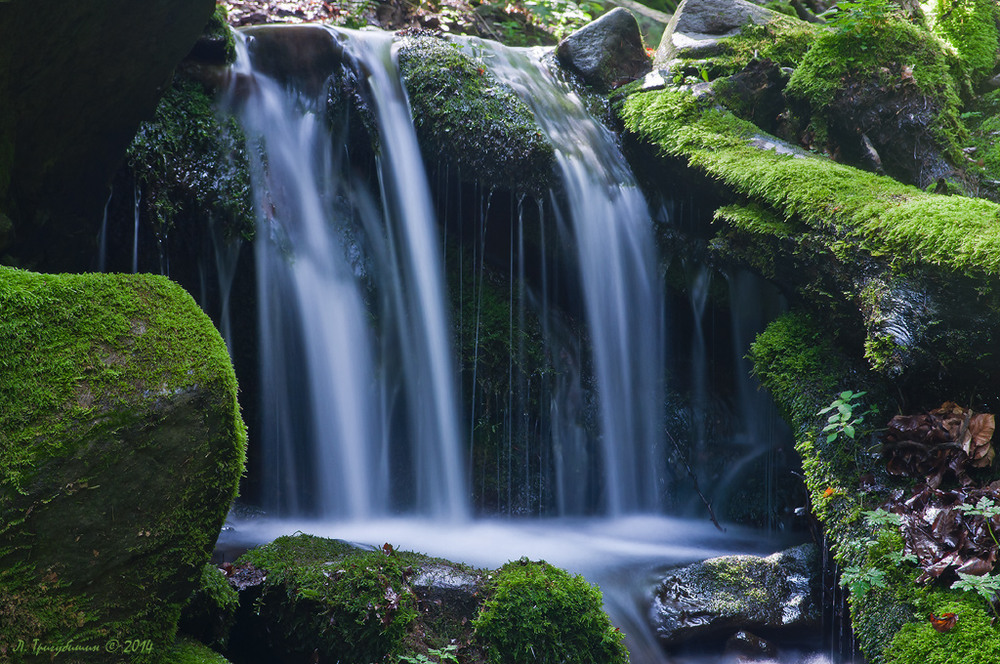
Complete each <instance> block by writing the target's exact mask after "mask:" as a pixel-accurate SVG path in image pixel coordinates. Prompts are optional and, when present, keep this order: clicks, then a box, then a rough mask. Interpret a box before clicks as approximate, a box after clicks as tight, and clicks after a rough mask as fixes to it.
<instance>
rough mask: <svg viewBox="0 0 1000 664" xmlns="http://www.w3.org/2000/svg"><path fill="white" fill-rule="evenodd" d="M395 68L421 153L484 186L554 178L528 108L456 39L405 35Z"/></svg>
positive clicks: (521, 188)
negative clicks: (463, 49) (403, 88)
mask: <svg viewBox="0 0 1000 664" xmlns="http://www.w3.org/2000/svg"><path fill="white" fill-rule="evenodd" d="M399 67H400V70H401V71H402V75H403V82H404V84H405V85H406V89H407V92H408V94H409V98H410V105H411V106H412V108H413V122H414V125H415V127H416V129H417V136H418V138H419V139H420V142H421V144H422V146H423V147H424V150H423V152H424V154H427V155H438V156H440V157H443V158H445V159H446V160H448V161H449V162H450V163H451V164H453V165H455V166H457V167H458V168H459V170H460V172H462V174H463V177H466V178H470V179H472V180H478V181H479V182H482V183H484V184H485V185H486V186H490V187H492V186H501V187H503V188H506V189H508V190H511V191H516V192H522V193H523V192H528V193H532V194H540V193H542V192H544V191H546V190H547V188H548V185H549V183H550V182H551V181H552V177H553V166H554V163H555V161H554V150H553V148H552V144H551V143H549V141H548V139H547V138H545V136H544V134H542V131H541V129H540V128H539V127H538V125H537V124H536V122H535V118H534V115H533V114H532V112H531V110H530V109H529V108H528V107H527V106H526V105H525V104H524V102H522V101H521V100H520V99H519V98H518V97H517V95H516V94H515V93H514V91H513V90H512V89H511V88H510V87H508V86H507V85H504V84H503V83H501V82H500V81H498V80H497V79H496V77H494V76H493V75H492V74H491V73H489V71H487V68H486V64H485V63H484V62H482V61H479V60H476V59H474V58H471V57H469V56H468V55H466V54H464V53H463V52H462V51H461V50H460V49H459V48H458V46H457V45H456V44H449V43H447V42H445V41H443V40H440V39H435V38H431V37H419V38H415V39H408V40H406V41H405V42H404V43H403V45H402V47H401V48H400V49H399Z"/></svg>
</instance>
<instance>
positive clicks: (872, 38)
mask: <svg viewBox="0 0 1000 664" xmlns="http://www.w3.org/2000/svg"><path fill="white" fill-rule="evenodd" d="M844 4H845V9H842V10H840V11H838V13H837V14H836V20H835V22H834V29H833V30H830V31H825V32H823V33H822V34H820V35H819V37H818V38H817V39H816V41H815V43H814V44H813V46H812V48H811V49H810V50H809V52H808V53H807V54H806V55H805V57H804V58H803V59H802V61H801V63H800V64H799V66H798V67H796V68H795V71H794V73H793V74H792V77H791V79H790V80H789V81H788V86H787V87H786V89H785V93H786V95H787V96H788V97H789V98H790V99H792V100H799V101H802V102H805V103H807V104H808V106H809V108H810V109H811V113H812V124H813V128H814V131H815V132H816V133H817V134H818V135H825V134H826V132H828V131H829V127H828V123H829V122H830V121H832V120H834V119H835V118H834V117H833V116H834V115H836V113H837V111H836V110H828V109H829V107H830V106H832V105H833V104H834V103H835V102H838V101H839V102H843V103H846V104H855V103H856V100H855V99H854V98H853V97H851V98H849V99H847V98H846V97H847V96H848V95H852V94H854V95H856V94H857V91H856V90H855V87H856V86H861V89H862V90H864V91H865V92H863V95H873V96H875V97H885V96H886V95H887V94H890V93H891V94H892V95H894V96H895V97H898V98H900V99H908V98H910V97H920V98H922V99H923V103H922V104H921V105H922V106H924V107H925V108H926V104H927V102H928V101H929V102H930V104H931V105H932V108H931V110H932V113H933V115H934V118H933V120H932V121H931V122H930V123H929V124H928V126H929V128H930V130H931V131H932V132H933V135H934V136H935V138H936V139H937V142H938V143H939V144H940V146H941V148H942V149H943V150H944V152H945V154H946V155H947V156H948V157H949V158H950V159H951V160H953V161H956V162H957V161H958V160H960V159H961V154H960V148H961V147H962V146H961V145H959V143H960V141H961V140H962V139H964V137H965V132H964V129H963V126H962V124H961V122H960V120H959V117H958V109H959V106H960V100H959V92H960V91H962V90H966V89H967V88H968V80H967V78H966V77H965V75H964V73H963V70H962V68H961V66H960V65H959V63H958V61H957V60H956V59H955V57H954V56H953V55H952V54H950V51H949V49H948V48H947V46H946V45H945V44H944V43H942V42H941V40H940V39H939V38H937V37H935V36H934V35H933V34H931V33H930V32H928V31H927V30H925V29H923V28H922V27H920V26H918V25H914V24H913V23H910V22H909V21H907V20H906V19H905V18H904V17H903V16H902V15H901V14H900V13H899V11H898V7H896V6H895V5H893V4H892V3H891V2H888V0H858V1H857V2H852V3H844ZM848 5H849V6H850V8H846V7H847V6H848ZM848 84H850V85H848Z"/></svg>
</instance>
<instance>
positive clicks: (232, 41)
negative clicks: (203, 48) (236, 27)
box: [202, 3, 236, 64]
mask: <svg viewBox="0 0 1000 664" xmlns="http://www.w3.org/2000/svg"><path fill="white" fill-rule="evenodd" d="M202 34H203V35H204V36H205V37H208V38H210V39H214V40H219V41H222V42H223V43H224V44H225V54H226V64H232V63H234V62H236V37H235V36H234V35H233V31H232V30H230V29H229V11H228V9H227V8H226V5H225V3H217V4H216V5H215V11H214V12H213V13H212V18H210V19H209V21H208V25H206V26H205V30H204V32H203V33H202Z"/></svg>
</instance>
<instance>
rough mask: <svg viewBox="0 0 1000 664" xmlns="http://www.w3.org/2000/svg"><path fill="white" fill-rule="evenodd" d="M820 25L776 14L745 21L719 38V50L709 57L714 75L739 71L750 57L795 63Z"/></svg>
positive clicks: (787, 63) (786, 64)
mask: <svg viewBox="0 0 1000 664" xmlns="http://www.w3.org/2000/svg"><path fill="white" fill-rule="evenodd" d="M822 32H823V30H822V28H820V27H818V26H816V25H814V24H812V23H807V22H805V21H800V20H798V19H797V18H789V17H786V16H776V17H775V18H774V19H773V20H772V21H770V22H769V23H765V24H763V25H756V24H754V23H748V24H747V25H745V26H743V29H742V30H740V32H739V34H737V35H734V36H732V37H727V38H725V39H723V40H722V44H723V49H724V50H723V52H722V54H721V55H719V56H716V57H714V58H713V59H712V61H713V64H714V67H713V71H714V70H715V69H716V68H717V69H720V70H721V71H714V73H715V74H716V75H717V76H718V75H730V74H735V73H736V72H738V71H740V70H741V69H743V68H744V67H746V66H747V65H748V64H750V63H751V62H752V61H754V60H757V59H765V58H766V59H768V60H771V61H772V62H774V63H776V64H778V65H779V66H782V67H797V66H798V65H799V63H800V62H802V60H803V59H804V58H805V56H806V53H808V52H809V49H810V48H812V45H813V43H814V42H815V41H816V38H817V36H819V35H820V34H822Z"/></svg>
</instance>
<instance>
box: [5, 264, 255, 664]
mask: <svg viewBox="0 0 1000 664" xmlns="http://www.w3.org/2000/svg"><path fill="white" fill-rule="evenodd" d="M245 444H246V437H245V431H244V427H243V423H242V420H241V418H240V414H239V408H238V405H237V402H236V380H235V376H234V374H233V370H232V366H231V364H230V362H229V356H228V354H227V352H226V347H225V345H224V343H223V342H222V339H221V337H220V336H219V334H218V333H217V332H216V330H215V328H214V327H213V326H212V324H211V321H209V319H208V318H207V317H206V316H205V315H204V314H203V313H202V312H201V310H200V309H199V308H198V307H197V305H196V304H195V303H194V301H193V300H192V299H191V297H190V296H189V295H188V294H187V293H185V292H184V291H183V290H181V289H180V288H179V287H177V286H176V285H174V284H172V283H171V282H169V281H168V280H167V279H165V278H163V277H155V276H121V275H40V274H34V273H30V272H24V271H19V270H13V269H9V268H0V524H2V525H0V646H3V647H5V648H7V653H6V655H7V656H8V657H11V658H12V659H13V661H20V660H21V658H22V657H24V656H26V655H27V654H28V651H25V652H20V653H19V652H12V649H13V647H14V646H16V645H17V644H19V643H21V642H25V643H28V644H31V643H33V642H34V640H35V639H37V643H39V644H42V645H46V646H52V647H55V646H59V645H62V644H68V643H71V642H72V643H73V644H76V645H79V646H81V647H88V648H97V649H98V651H99V652H97V653H83V652H80V653H73V654H72V657H68V658H66V660H65V661H95V662H99V661H107V657H108V652H110V651H108V650H107V649H108V648H112V649H114V648H117V647H124V644H125V642H126V641H129V642H139V643H140V644H141V645H142V647H140V648H135V649H134V650H135V651H136V652H133V653H130V654H128V655H127V656H126V655H125V654H124V653H122V652H121V651H116V656H119V657H122V661H135V662H159V661H162V659H163V654H164V653H165V652H166V649H167V647H168V646H169V645H170V644H171V643H173V639H174V632H175V629H176V625H177V619H178V616H179V614H180V609H181V605H182V604H183V602H184V601H185V600H186V599H187V598H188V596H189V595H190V594H191V591H192V589H193V588H194V586H195V582H196V580H197V579H198V576H199V574H200V573H201V569H202V566H203V565H204V563H205V562H206V561H207V559H208V557H209V555H210V553H211V551H212V548H213V547H214V545H215V540H216V537H217V536H218V533H219V529H220V527H221V526H222V523H223V521H224V519H225V515H226V513H227V511H228V509H229V506H230V503H231V502H232V500H233V498H234V496H235V494H236V490H237V486H238V482H239V478H240V476H241V474H242V471H243V463H244V455H245ZM102 657H103V659H102ZM26 661H30V660H26Z"/></svg>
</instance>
